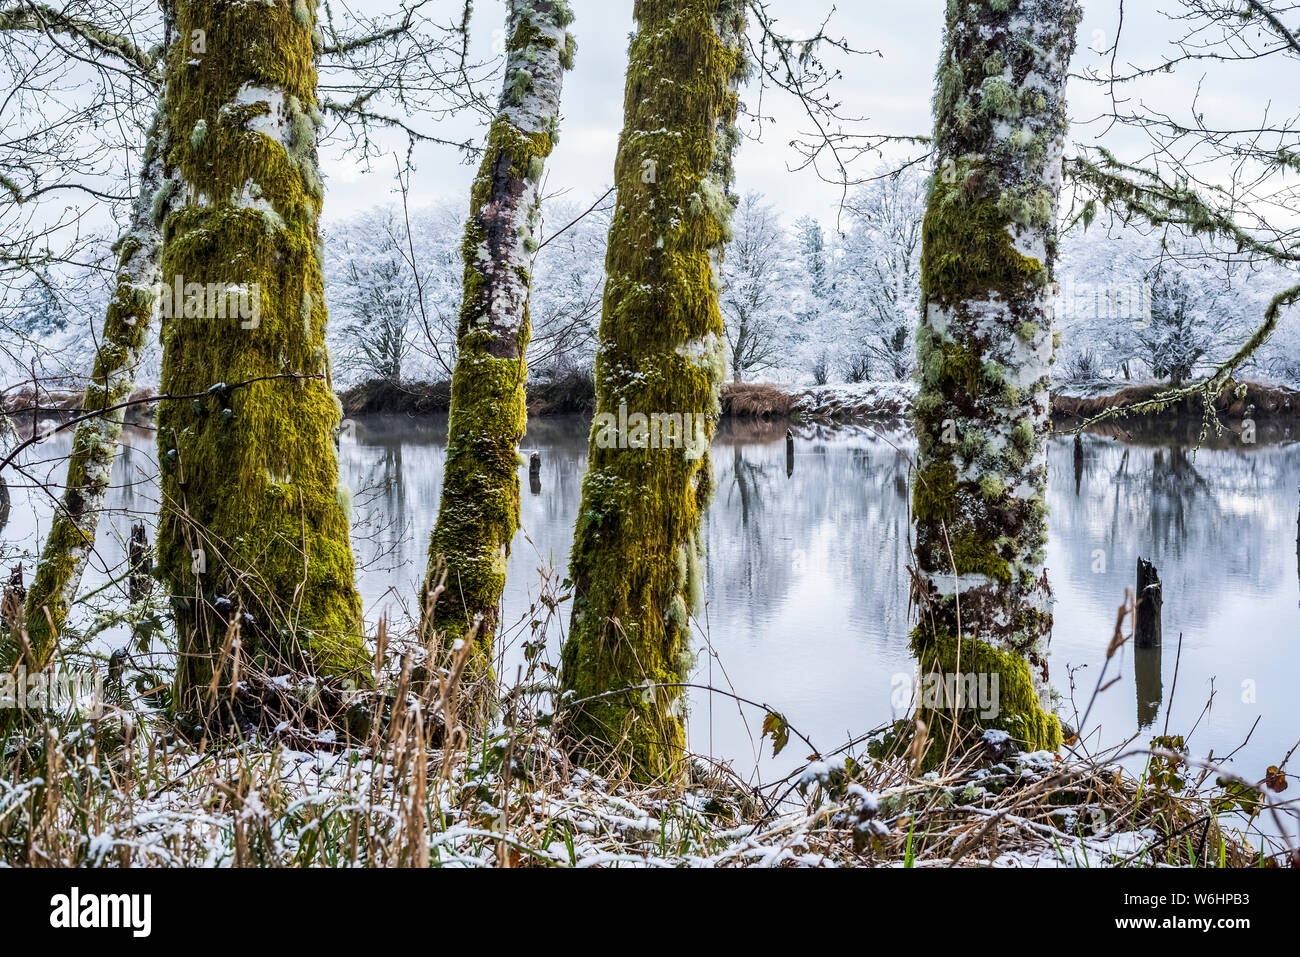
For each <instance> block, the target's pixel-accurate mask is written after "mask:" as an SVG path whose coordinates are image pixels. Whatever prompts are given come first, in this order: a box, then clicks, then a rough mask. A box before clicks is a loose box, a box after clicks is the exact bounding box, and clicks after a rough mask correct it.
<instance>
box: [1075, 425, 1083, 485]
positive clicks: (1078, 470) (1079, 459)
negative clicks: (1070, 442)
mask: <svg viewBox="0 0 1300 957" xmlns="http://www.w3.org/2000/svg"><path fill="white" fill-rule="evenodd" d="M1082 484H1083V435H1082V434H1080V433H1078V432H1075V433H1074V494H1075V495H1076V496H1077V495H1078V494H1079V487H1080V485H1082Z"/></svg>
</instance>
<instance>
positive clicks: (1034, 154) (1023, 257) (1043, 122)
mask: <svg viewBox="0 0 1300 957" xmlns="http://www.w3.org/2000/svg"><path fill="white" fill-rule="evenodd" d="M1079 16H1080V13H1079V7H1078V4H1077V2H1076V0H986V2H980V3H950V4H949V7H948V16H947V26H946V43H945V47H944V52H943V57H942V59H941V60H940V63H939V71H938V77H937V81H938V90H937V94H936V97H935V169H934V177H933V182H932V185H931V191H930V196H929V201H928V206H927V211H926V216H925V223H924V235H923V248H922V264H921V271H922V277H921V281H922V317H921V324H920V328H919V331H918V334H917V359H918V363H919V375H920V378H921V388H920V391H919V393H918V397H917V401H916V413H915V414H916V432H917V438H918V441H919V446H920V448H919V468H918V472H917V475H916V479H915V484H914V490H913V512H914V516H915V521H916V561H917V566H918V568H917V571H918V574H917V576H916V578H915V580H914V601H915V602H916V605H917V608H918V609H919V614H920V617H919V624H918V626H917V627H916V629H915V630H914V631H913V635H912V639H913V646H914V650H915V652H916V654H917V657H918V661H919V664H920V669H921V672H922V675H923V679H922V682H923V683H922V690H923V692H924V691H925V689H926V688H927V687H930V688H945V687H951V683H949V684H946V685H945V684H940V683H938V682H937V681H936V678H937V676H939V675H949V676H951V675H954V674H965V675H970V674H972V673H975V674H979V675H983V676H990V677H992V676H996V678H997V680H998V690H999V699H1000V700H999V702H998V706H997V708H996V709H993V708H991V707H988V703H987V702H980V703H978V704H980V705H983V706H984V707H976V704H977V703H976V702H970V701H967V702H965V704H966V707H964V708H961V709H956V710H952V709H950V708H948V707H939V708H937V709H934V708H931V709H924V708H923V709H922V712H921V716H922V718H923V720H925V721H926V723H927V724H928V725H929V726H930V733H931V737H932V742H933V744H934V745H937V746H938V748H939V749H940V751H941V750H942V748H943V747H944V745H945V744H946V740H947V738H948V732H949V731H951V730H952V722H951V718H952V716H953V715H954V714H956V715H957V723H958V726H959V728H961V729H968V728H983V729H1000V730H1003V731H1006V732H1009V733H1010V734H1011V735H1013V736H1014V737H1015V738H1016V739H1018V740H1019V742H1020V743H1021V745H1022V746H1024V747H1028V748H1031V749H1038V748H1047V749H1055V748H1057V747H1059V746H1060V744H1061V726H1060V723H1059V721H1058V720H1057V718H1056V717H1055V716H1054V715H1053V714H1052V713H1051V704H1050V690H1049V686H1048V673H1047V660H1046V654H1047V650H1046V647H1045V646H1046V643H1047V640H1048V637H1049V635H1050V632H1051V625H1052V613H1051V591H1050V589H1049V587H1048V583H1047V577H1046V573H1045V570H1044V567H1043V560H1044V555H1043V549H1044V547H1045V545H1046V542H1047V505H1046V489H1047V448H1046V434H1047V428H1048V412H1049V400H1048V371H1049V367H1050V364H1051V362H1052V353H1053V348H1054V343H1053V333H1052V330H1051V301H1052V295H1053V268H1054V262H1055V257H1056V231H1055V222H1056V213H1057V203H1058V197H1059V192H1060V185H1061V172H1062V170H1061V156H1062V149H1063V145H1064V141H1065V134H1066V126H1067V120H1066V112H1065V100H1064V90H1065V81H1066V73H1067V70H1068V67H1069V62H1070V56H1071V54H1072V52H1073V50H1074V33H1075V27H1076V25H1077V23H1078V19H1079ZM959 635H960V640H958V636H959ZM985 687H988V688H991V687H992V682H991V680H990V681H988V683H987V684H986V685H985ZM947 704H949V705H951V704H952V702H947ZM992 710H996V712H997V713H996V715H995V716H993V717H988V716H987V715H988V712H989V711H992ZM933 753H934V752H933V751H932V754H933Z"/></svg>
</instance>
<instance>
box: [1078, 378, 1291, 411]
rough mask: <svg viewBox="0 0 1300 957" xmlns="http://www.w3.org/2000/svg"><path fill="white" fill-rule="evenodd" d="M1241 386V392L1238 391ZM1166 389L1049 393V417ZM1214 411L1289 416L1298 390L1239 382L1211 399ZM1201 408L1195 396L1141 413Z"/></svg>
mask: <svg viewBox="0 0 1300 957" xmlns="http://www.w3.org/2000/svg"><path fill="white" fill-rule="evenodd" d="M1242 386H1244V387H1245V392H1244V394H1241V395H1239V394H1238V393H1239V392H1240V391H1241V388H1242ZM1168 389H1169V386H1167V385H1140V386H1130V387H1129V388H1127V389H1121V390H1120V391H1118V392H1116V393H1114V394H1113V395H1102V396H1086V397H1084V396H1072V395H1054V396H1052V417H1053V418H1059V419H1090V418H1092V417H1094V416H1098V415H1101V414H1102V413H1103V412H1109V411H1111V410H1113V409H1123V408H1126V407H1128V406H1132V405H1135V404H1136V403H1139V402H1144V401H1146V400H1148V399H1153V398H1155V397H1156V396H1157V395H1159V394H1160V393H1161V392H1164V391H1166V390H1168ZM1214 409H1215V411H1216V412H1217V413H1218V414H1219V415H1220V416H1224V417H1227V418H1245V417H1251V418H1256V419H1270V418H1289V417H1294V416H1296V415H1298V414H1300V392H1297V391H1295V390H1294V389H1288V388H1286V387H1285V386H1275V385H1263V384H1261V383H1258V382H1238V383H1234V384H1232V385H1231V386H1228V387H1226V388H1225V389H1224V390H1223V391H1222V392H1220V393H1219V395H1218V397H1217V398H1216V399H1215V403H1214ZM1201 414H1202V408H1201V402H1200V399H1198V398H1195V397H1193V398H1191V399H1184V400H1183V401H1181V402H1178V403H1175V404H1174V405H1171V406H1170V407H1169V408H1167V409H1164V410H1162V411H1160V412H1146V413H1143V418H1147V419H1160V420H1168V419H1179V418H1186V417H1194V418H1196V419H1197V420H1199V419H1200V418H1201Z"/></svg>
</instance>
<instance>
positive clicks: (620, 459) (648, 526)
mask: <svg viewBox="0 0 1300 957" xmlns="http://www.w3.org/2000/svg"><path fill="white" fill-rule="evenodd" d="M635 15H636V19H637V26H638V29H637V32H636V34H635V35H634V36H633V39H632V43H631V48H630V58H629V68H628V74H627V86H626V98H625V122H624V130H623V134H622V137H621V139H620V142H619V152H618V159H617V161H616V165H615V180H616V185H617V187H618V203H617V206H616V210H615V214H614V219H613V223H612V226H611V230H610V241H609V252H608V256H607V260H606V273H607V277H608V278H607V281H606V286H605V301H604V310H603V313H602V317H601V328H600V347H599V351H598V354H597V359H596V396H597V414H598V415H599V414H601V413H607V414H610V415H613V414H614V413H616V412H617V411H618V409H619V407H620V405H624V404H625V405H626V407H627V409H628V410H629V411H630V412H641V413H643V414H651V413H655V412H663V413H674V412H675V413H681V414H682V415H683V416H692V417H693V416H696V415H699V416H702V417H703V421H704V423H705V432H706V436H707V437H708V438H711V437H712V435H713V427H714V425H715V423H716V418H717V415H718V389H719V386H720V383H721V379H722V376H723V374H724V369H723V355H722V349H723V346H722V343H723V341H724V339H723V327H722V318H721V314H720V313H719V311H718V302H717V293H716V290H715V277H714V273H713V267H712V260H713V259H714V258H715V257H716V256H718V255H719V254H720V252H721V248H722V246H723V244H724V243H725V241H726V237H727V235H728V224H727V221H728V219H729V217H730V214H731V210H732V208H733V206H734V197H733V196H731V195H729V193H730V184H731V179H732V173H731V160H732V155H731V154H732V150H733V148H734V145H735V142H736V137H735V135H734V119H735V115H736V110H737V98H736V92H735V91H736V85H737V82H738V80H739V78H740V76H741V75H742V74H743V72H744V69H745V62H744V56H743V53H742V51H741V46H740V37H741V33H742V31H743V25H744V13H743V5H742V4H740V3H738V2H732V0H724V2H719V0H654V2H651V0H640V2H638V3H637V4H636V11H635ZM596 438H597V436H596V432H595V430H594V429H593V435H592V443H591V449H590V453H589V468H588V471H587V475H586V478H585V480H584V482H583V490H582V507H581V510H580V514H579V518H578V523H577V529H576V532H575V537H574V547H573V557H572V561H571V566H570V567H571V575H572V577H573V579H574V583H575V589H576V597H575V605H574V615H573V623H572V627H571V629H570V634H569V638H568V641H567V642H566V644H565V647H564V654H563V665H562V673H561V683H562V687H563V689H564V698H563V700H562V706H563V707H564V709H565V711H564V727H565V730H566V733H567V734H568V736H569V739H570V741H571V742H572V743H573V744H574V746H575V750H576V752H577V753H578V755H579V756H580V757H581V758H583V759H584V760H587V761H589V762H591V763H593V764H595V765H598V766H604V765H605V764H606V763H607V762H608V763H612V764H613V765H614V766H616V767H617V768H618V769H619V770H621V771H622V772H624V773H627V774H629V775H631V776H632V777H634V778H636V779H638V780H642V781H649V780H663V779H672V778H675V777H676V776H677V775H679V774H680V773H681V771H682V770H683V769H684V767H685V762H684V749H685V743H686V739H685V730H684V725H683V717H684V714H683V712H684V708H683V699H682V693H681V689H680V688H677V687H671V686H672V685H674V684H676V683H679V682H682V681H684V680H686V678H687V676H688V674H689V667H690V661H691V655H690V631H689V617H690V615H692V614H695V613H697V612H698V611H699V610H700V609H699V601H700V598H699V595H700V585H699V575H700V571H699V569H700V564H701V563H700V553H701V551H702V548H703V540H702V535H701V531H700V519H701V516H702V514H703V511H704V509H705V508H706V507H707V504H708V502H709V500H710V497H711V495H712V491H713V486H712V470H711V464H710V461H709V458H708V454H707V452H705V453H704V454H702V455H699V456H691V455H688V454H686V453H685V452H684V451H683V450H680V449H673V448H658V449H655V448H631V447H623V448H619V447H610V448H602V447H601V445H600V443H598V442H597V441H596ZM624 444H626V443H624Z"/></svg>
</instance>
